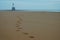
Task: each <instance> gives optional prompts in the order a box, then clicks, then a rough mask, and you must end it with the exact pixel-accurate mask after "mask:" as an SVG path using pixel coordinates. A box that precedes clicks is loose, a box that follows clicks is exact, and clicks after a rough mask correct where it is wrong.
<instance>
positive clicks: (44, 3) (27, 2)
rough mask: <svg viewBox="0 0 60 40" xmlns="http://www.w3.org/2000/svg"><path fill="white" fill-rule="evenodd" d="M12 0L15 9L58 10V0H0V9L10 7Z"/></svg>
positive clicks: (59, 2)
mask: <svg viewBox="0 0 60 40" xmlns="http://www.w3.org/2000/svg"><path fill="white" fill-rule="evenodd" d="M13 2H14V3H15V7H16V9H17V10H21V9H22V10H36V11H60V0H0V10H5V9H11V7H12V3H13Z"/></svg>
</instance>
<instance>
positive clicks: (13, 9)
mask: <svg viewBox="0 0 60 40" xmlns="http://www.w3.org/2000/svg"><path fill="white" fill-rule="evenodd" d="M12 11H15V7H14V3H12Z"/></svg>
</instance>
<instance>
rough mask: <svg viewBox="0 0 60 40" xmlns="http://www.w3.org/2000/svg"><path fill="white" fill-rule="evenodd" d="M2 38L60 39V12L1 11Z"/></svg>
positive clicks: (0, 38)
mask: <svg viewBox="0 0 60 40" xmlns="http://www.w3.org/2000/svg"><path fill="white" fill-rule="evenodd" d="M0 40H60V13H57V12H56V13H54V12H19V11H15V12H14V11H13V12H12V11H0Z"/></svg>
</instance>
